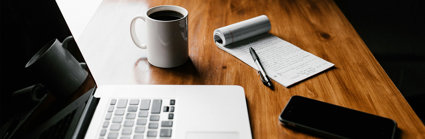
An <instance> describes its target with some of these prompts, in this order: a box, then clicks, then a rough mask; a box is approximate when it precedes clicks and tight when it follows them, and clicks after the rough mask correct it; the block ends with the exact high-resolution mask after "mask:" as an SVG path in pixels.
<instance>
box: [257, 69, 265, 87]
mask: <svg viewBox="0 0 425 139" xmlns="http://www.w3.org/2000/svg"><path fill="white" fill-rule="evenodd" d="M258 74H260V78H261V81H262V82H263V84H265V85H267V80H266V79H265V78H266V77H264V76H263V74H261V72H260V71H258Z"/></svg>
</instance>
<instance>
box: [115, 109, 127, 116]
mask: <svg viewBox="0 0 425 139" xmlns="http://www.w3.org/2000/svg"><path fill="white" fill-rule="evenodd" d="M124 112H125V110H123V109H119V110H115V115H124Z"/></svg>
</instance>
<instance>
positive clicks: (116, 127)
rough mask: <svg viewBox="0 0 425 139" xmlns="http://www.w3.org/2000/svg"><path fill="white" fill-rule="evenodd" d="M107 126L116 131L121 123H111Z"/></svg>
mask: <svg viewBox="0 0 425 139" xmlns="http://www.w3.org/2000/svg"><path fill="white" fill-rule="evenodd" d="M109 128H110V130H112V131H118V130H120V128H121V125H120V124H112V125H111V127H109Z"/></svg>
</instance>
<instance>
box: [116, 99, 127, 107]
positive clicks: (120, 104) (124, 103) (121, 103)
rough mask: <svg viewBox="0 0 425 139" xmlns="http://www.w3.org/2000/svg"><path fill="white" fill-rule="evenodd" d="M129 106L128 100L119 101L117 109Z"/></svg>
mask: <svg viewBox="0 0 425 139" xmlns="http://www.w3.org/2000/svg"><path fill="white" fill-rule="evenodd" d="M126 106H127V99H120V100H118V104H117V108H125V107H126Z"/></svg>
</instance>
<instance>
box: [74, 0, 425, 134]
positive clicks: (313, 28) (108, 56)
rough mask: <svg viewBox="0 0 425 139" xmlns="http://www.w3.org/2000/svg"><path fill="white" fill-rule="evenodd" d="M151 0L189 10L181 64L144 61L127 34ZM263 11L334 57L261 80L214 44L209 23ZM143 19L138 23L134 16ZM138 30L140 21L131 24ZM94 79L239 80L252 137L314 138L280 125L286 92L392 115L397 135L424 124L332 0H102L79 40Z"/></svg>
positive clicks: (282, 33) (305, 45) (288, 33)
mask: <svg viewBox="0 0 425 139" xmlns="http://www.w3.org/2000/svg"><path fill="white" fill-rule="evenodd" d="M157 5H179V6H182V7H184V8H186V9H187V10H188V11H189V20H188V21H189V22H188V23H189V55H190V60H189V61H188V62H187V63H186V64H185V65H183V66H181V67H178V68H172V69H161V68H157V67H154V66H152V65H150V64H149V63H148V62H147V60H146V54H145V51H144V50H141V49H139V48H137V47H136V46H135V45H134V44H133V42H132V41H131V38H130V31H129V29H130V27H129V26H130V21H131V19H132V18H133V17H135V16H138V15H142V14H143V12H145V11H146V10H147V9H148V8H150V7H154V6H157ZM262 14H265V15H267V16H268V17H269V19H270V22H271V26H272V29H271V31H270V32H271V33H272V34H273V35H275V36H278V37H280V38H282V39H284V40H286V41H288V42H290V43H293V44H295V45H296V46H298V47H300V48H301V49H304V50H306V51H308V52H310V53H313V54H315V55H317V56H319V57H321V58H323V59H325V60H327V61H330V62H332V63H334V64H335V67H334V68H332V69H330V70H327V71H325V72H323V73H321V74H319V75H317V76H314V77H312V78H309V79H307V80H305V81H302V82H300V83H298V84H296V85H294V86H292V87H289V88H285V87H284V86H282V85H280V84H278V83H277V82H274V81H273V84H274V85H275V90H274V91H272V90H270V89H268V88H267V87H266V86H264V85H263V84H262V83H261V81H260V79H259V76H258V75H257V72H256V71H255V69H253V68H251V67H249V66H248V65H246V64H245V63H243V62H242V61H240V60H238V59H237V58H235V57H233V56H232V55H230V54H228V53H226V52H224V51H223V50H221V49H219V48H218V47H217V46H215V44H214V42H213V38H212V34H213V31H214V29H216V28H219V27H223V26H226V25H229V24H232V23H236V22H239V21H242V20H245V19H249V18H252V17H255V16H258V15H262ZM138 25H139V26H143V23H140V24H139V23H138ZM138 33H139V34H140V36H142V37H141V38H144V37H143V36H144V35H142V34H143V33H144V31H143V27H140V29H138ZM77 42H78V43H79V46H80V49H81V51H82V52H83V55H84V56H85V59H86V61H87V62H88V64H89V68H90V69H91V72H92V74H93V76H94V78H95V80H96V82H97V84H98V85H99V86H101V85H106V84H198V85H240V86H242V87H243V88H244V89H245V93H246V97H247V103H248V109H249V116H250V122H251V128H252V133H253V136H254V138H286V137H287V138H306V137H308V138H314V137H312V136H310V135H308V134H304V133H301V132H297V131H294V130H291V129H288V128H285V127H283V126H281V125H279V121H278V116H279V114H280V112H281V111H282V109H283V108H284V106H285V105H286V103H287V102H288V100H289V98H290V97H291V96H294V95H300V96H305V97H309V98H313V99H317V100H320V101H325V102H328V103H332V104H336V105H340V106H344V107H348V108H352V109H355V110H359V111H363V112H367V113H371V114H376V115H379V116H383V117H388V118H391V119H393V120H395V121H396V122H397V124H398V127H399V129H400V131H401V132H400V136H401V137H402V138H425V127H424V125H423V124H422V122H421V121H420V119H419V118H418V117H417V115H416V114H415V112H414V111H413V110H412V108H411V107H410V106H409V104H408V103H407V101H406V100H405V99H404V97H403V96H402V94H401V93H400V91H399V90H398V89H397V88H396V86H395V85H394V84H393V82H392V81H391V80H390V78H389V77H388V75H387V74H386V73H385V71H384V70H383V69H382V67H381V66H380V65H379V63H378V62H377V61H376V59H375V58H374V57H373V55H372V53H371V52H370V51H369V49H368V48H367V46H366V44H365V43H364V42H363V40H362V39H361V38H360V36H359V35H358V34H357V33H356V31H355V30H354V28H353V27H352V25H351V24H350V22H349V21H348V20H347V19H346V18H345V16H344V15H343V13H342V12H341V11H340V10H339V8H338V6H337V5H336V4H335V3H334V1H332V0H257V1H251V0H161V1H159V0H152V1H144V0H104V1H103V2H102V4H101V5H100V7H99V9H98V10H97V12H96V13H95V15H94V17H93V19H92V20H91V21H90V23H89V24H88V26H87V27H86V29H85V31H84V32H83V34H82V35H81V36H80V38H79V40H77Z"/></svg>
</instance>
